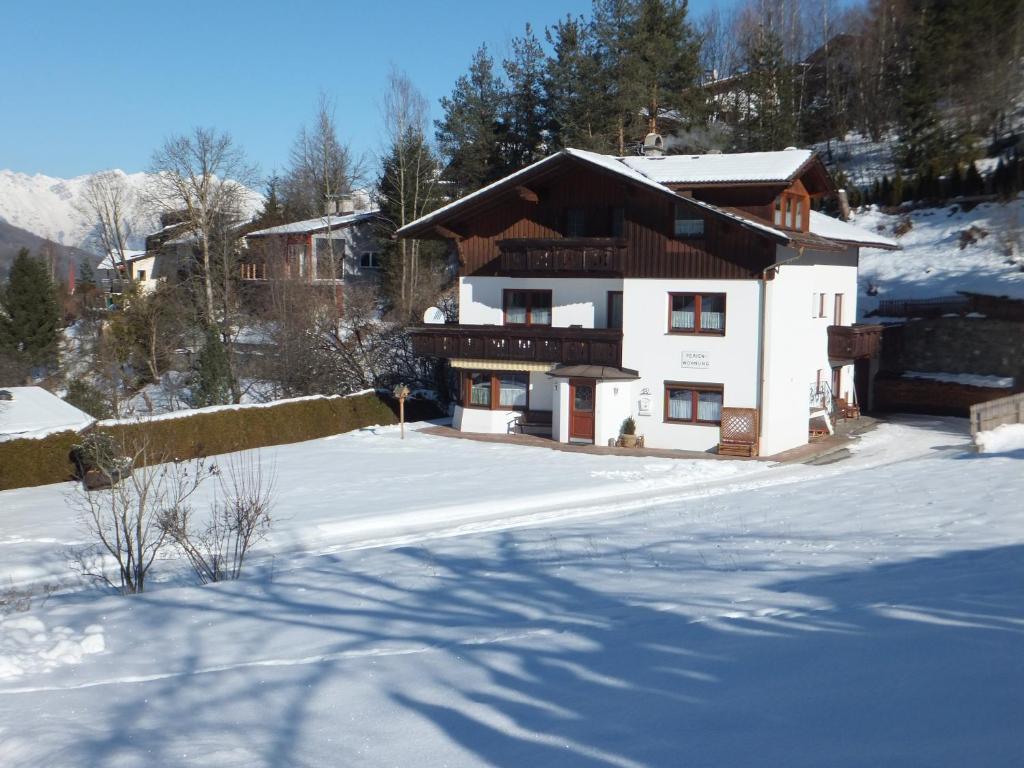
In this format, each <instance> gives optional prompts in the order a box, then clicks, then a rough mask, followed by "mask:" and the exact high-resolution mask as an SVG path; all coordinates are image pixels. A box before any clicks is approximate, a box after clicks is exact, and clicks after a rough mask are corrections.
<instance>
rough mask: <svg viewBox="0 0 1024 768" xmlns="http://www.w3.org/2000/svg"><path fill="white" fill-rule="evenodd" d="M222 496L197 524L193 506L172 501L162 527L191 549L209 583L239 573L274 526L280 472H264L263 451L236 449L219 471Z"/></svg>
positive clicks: (186, 549) (187, 554) (191, 556)
mask: <svg viewBox="0 0 1024 768" xmlns="http://www.w3.org/2000/svg"><path fill="white" fill-rule="evenodd" d="M217 477H218V481H219V485H218V490H219V498H218V499H216V500H215V501H214V503H213V508H212V509H211V510H210V516H209V518H208V519H207V520H206V521H205V522H204V523H200V524H197V523H196V521H195V519H194V517H193V515H192V510H191V508H190V507H188V506H184V505H179V506H176V507H168V508H167V509H166V510H165V512H164V514H163V515H162V516H161V518H160V528H161V530H162V531H163V532H164V533H165V534H166V535H167V536H168V537H169V538H170V539H171V541H173V542H174V543H175V544H176V545H177V546H178V548H179V549H181V551H182V552H183V553H184V554H185V557H186V558H187V559H188V562H189V564H190V565H191V566H192V570H193V571H195V573H196V576H198V577H199V580H200V581H201V582H202V583H203V584H208V583H210V582H213V581H223V580H225V579H237V578H238V577H239V576H241V574H242V567H243V565H244V563H245V556H246V554H248V552H249V549H250V548H251V547H252V545H253V544H255V543H256V542H258V541H260V540H261V539H263V538H264V537H265V536H266V535H267V533H268V532H269V530H270V525H271V516H270V512H271V510H272V509H273V506H274V495H275V492H274V487H275V483H276V477H275V473H274V470H273V468H271V469H270V471H269V472H266V473H265V472H264V469H263V463H262V462H261V460H260V456H259V453H258V452H247V453H239V454H235V455H233V456H231V457H229V459H228V460H227V469H226V471H225V470H223V469H222V470H220V471H219V472H218V473H217Z"/></svg>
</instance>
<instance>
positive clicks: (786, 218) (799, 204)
mask: <svg viewBox="0 0 1024 768" xmlns="http://www.w3.org/2000/svg"><path fill="white" fill-rule="evenodd" d="M809 206H810V199H809V198H808V197H807V195H801V194H800V193H798V192H783V193H782V194H781V195H779V196H778V197H777V198H775V210H774V216H773V219H772V221H773V222H774V224H775V226H777V227H782V228H783V229H792V230H795V231H797V232H802V231H803V230H804V229H805V228H806V217H807V212H808V210H809Z"/></svg>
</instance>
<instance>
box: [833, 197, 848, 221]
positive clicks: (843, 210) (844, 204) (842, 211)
mask: <svg viewBox="0 0 1024 768" xmlns="http://www.w3.org/2000/svg"><path fill="white" fill-rule="evenodd" d="M836 195H837V196H838V197H839V218H840V219H841V220H842V221H849V220H850V198H849V197H847V195H846V190H845V189H839V190H836Z"/></svg>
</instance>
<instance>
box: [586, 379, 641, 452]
mask: <svg viewBox="0 0 1024 768" xmlns="http://www.w3.org/2000/svg"><path fill="white" fill-rule="evenodd" d="M632 402H633V382H631V381H601V382H598V384H597V393H596V403H595V404H594V445H608V441H609V440H614V439H615V438H617V437H618V436H619V430H620V429H621V427H622V422H623V421H624V420H625V419H626V417H627V416H630V415H631V414H632Z"/></svg>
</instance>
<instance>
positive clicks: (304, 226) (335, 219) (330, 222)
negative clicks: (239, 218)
mask: <svg viewBox="0 0 1024 768" xmlns="http://www.w3.org/2000/svg"><path fill="white" fill-rule="evenodd" d="M378 213H380V211H379V210H377V209H373V210H369V211H360V212H359V213H350V214H346V215H345V216H317V217H316V218H315V219H305V220H304V221H293V222H291V223H289V224H280V225H278V226H276V227H267V228H266V229H257V230H256V231H255V232H250V233H249V234H248V235H246V237H265V236H267V235H305V234H309V233H310V232H316V231H318V230H321V229H334V228H335V227H344V226H346V225H349V224H357V223H358V222H360V221H365V220H366V219H370V218H373V217H374V216H376V215H377V214H378Z"/></svg>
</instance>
